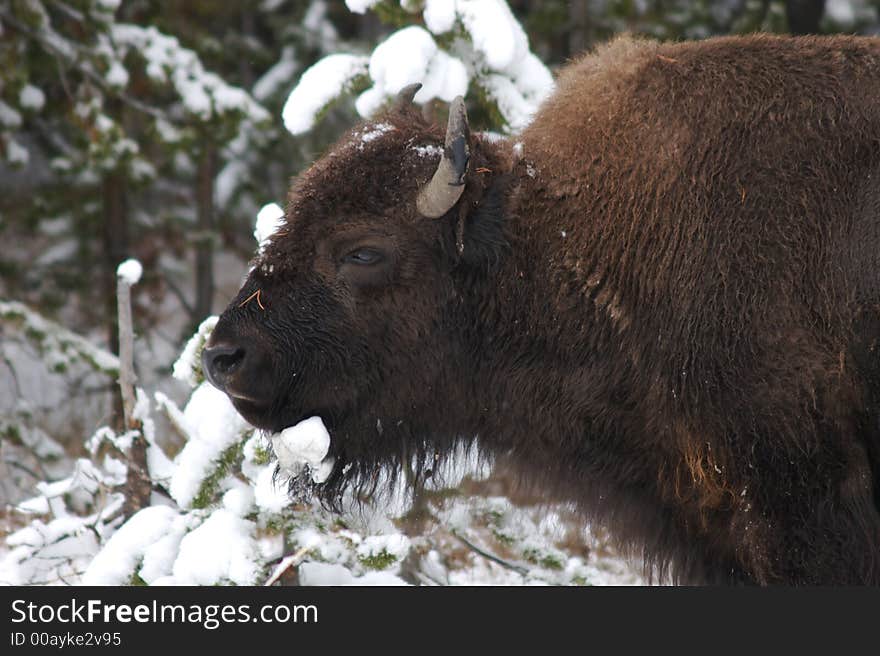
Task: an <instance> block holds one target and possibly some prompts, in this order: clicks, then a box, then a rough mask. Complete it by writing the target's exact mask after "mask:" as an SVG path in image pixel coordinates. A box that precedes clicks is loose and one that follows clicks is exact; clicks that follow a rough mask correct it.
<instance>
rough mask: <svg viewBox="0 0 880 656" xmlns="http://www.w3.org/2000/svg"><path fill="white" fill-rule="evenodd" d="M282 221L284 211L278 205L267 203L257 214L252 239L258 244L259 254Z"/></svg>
mask: <svg viewBox="0 0 880 656" xmlns="http://www.w3.org/2000/svg"><path fill="white" fill-rule="evenodd" d="M283 219H284V210H283V209H281V206H280V205H279V204H278V203H268V204H266V205H263V207H261V208H260V211H259V212H257V224H256V227H255V228H254V239H256V240H257V244H259V249H260V252H261V253H262V252H263V249H264V248H265V246H266V241H267V240H268V239H269V237H271V236H272V235H273V234H275V231H276V230H278V228H279V227H280V226H281V224H282V222H283Z"/></svg>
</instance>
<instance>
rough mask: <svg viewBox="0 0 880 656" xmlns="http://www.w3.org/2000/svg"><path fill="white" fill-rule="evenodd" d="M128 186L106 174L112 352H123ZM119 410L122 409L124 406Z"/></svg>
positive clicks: (105, 277)
mask: <svg viewBox="0 0 880 656" xmlns="http://www.w3.org/2000/svg"><path fill="white" fill-rule="evenodd" d="M125 184H126V178H125V173H124V172H122V171H120V170H118V169H116V170H113V171H110V172H108V173H107V174H106V175H104V179H103V181H102V183H101V185H102V189H101V194H102V204H103V208H102V209H103V218H104V221H103V223H104V226H103V227H104V231H103V232H104V234H103V242H104V243H103V246H104V262H103V267H102V271H101V278H102V281H101V287H102V289H103V293H104V302H105V304H106V312H105V321H106V325H107V341H108V342H109V351H110V352H111V353H119V326H118V325H117V323H116V313H117V309H116V267H117V266H119V263H120V262H122V261H123V260H125V259H126V258H127V257H128V247H129V229H128V202H127V198H126V192H125ZM118 409H119V410H121V407H120V408H118ZM120 416H121V415H120Z"/></svg>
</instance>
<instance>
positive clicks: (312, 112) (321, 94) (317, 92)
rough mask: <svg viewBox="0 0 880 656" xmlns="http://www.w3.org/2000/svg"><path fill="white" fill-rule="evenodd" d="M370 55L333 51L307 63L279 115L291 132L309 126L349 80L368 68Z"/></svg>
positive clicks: (309, 127) (297, 132)
mask: <svg viewBox="0 0 880 656" xmlns="http://www.w3.org/2000/svg"><path fill="white" fill-rule="evenodd" d="M368 64H369V59H368V58H367V57H364V56H360V55H349V54H336V55H330V56H328V57H324V58H323V59H321V60H320V61H318V62H317V63H315V64H314V65H312V66H310V67H309V68H308V69H307V70H306V71H305V73H303V74H302V77H301V78H300V79H299V83H298V84H297V85H296V87H294V89H293V91H291V92H290V95H289V96H288V97H287V101H286V102H285V103H284V108H283V109H282V110H281V117H282V119H283V120H284V127H286V128H287V129H288V131H290V133H291V134H302V133H303V132H308V131H309V130H311V129H312V126H313V125H314V124H315V119H316V117H317V115H318V114H319V113H320V112H321V110H323V109H324V108H325V107H326V106H327V105H328V104H330V102H331V101H333V100H334V99H335V98H336V97H337V96H339V95H340V94H341V93H342V92H343V91H344V90H345V89H346V88H347V87H348V85H349V84H351V82H352V80H354V79H355V78H356V77H358V76H359V75H363V74H365V73H366V72H367V67H368Z"/></svg>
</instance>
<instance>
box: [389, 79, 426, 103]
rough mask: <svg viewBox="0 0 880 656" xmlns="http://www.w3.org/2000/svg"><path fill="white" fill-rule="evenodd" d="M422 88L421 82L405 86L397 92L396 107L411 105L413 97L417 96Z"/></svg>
mask: <svg viewBox="0 0 880 656" xmlns="http://www.w3.org/2000/svg"><path fill="white" fill-rule="evenodd" d="M421 88H422V84H421V82H416V83H415V84H409V85H407V86H405V87H403V88H402V89H401V90H400V91H398V92H397V100H395V101H394V108H395V109H404V108H405V107H409V106H410V105H412V104H413V98H415V97H416V94H417V93H418V92H419V89H421Z"/></svg>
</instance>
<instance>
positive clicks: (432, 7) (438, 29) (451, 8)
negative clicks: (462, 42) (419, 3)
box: [422, 0, 455, 34]
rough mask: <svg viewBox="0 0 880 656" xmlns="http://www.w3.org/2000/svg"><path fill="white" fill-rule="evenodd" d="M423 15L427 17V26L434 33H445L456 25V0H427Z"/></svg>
mask: <svg viewBox="0 0 880 656" xmlns="http://www.w3.org/2000/svg"><path fill="white" fill-rule="evenodd" d="M422 17H423V18H424V19H425V26H427V28H428V29H429V30H431V31H432V32H433V33H434V34H444V33H446V32H448V31H449V30H451V29H452V28H453V27H454V26H455V2H453V1H452V0H425V10H424V11H423V12H422Z"/></svg>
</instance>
